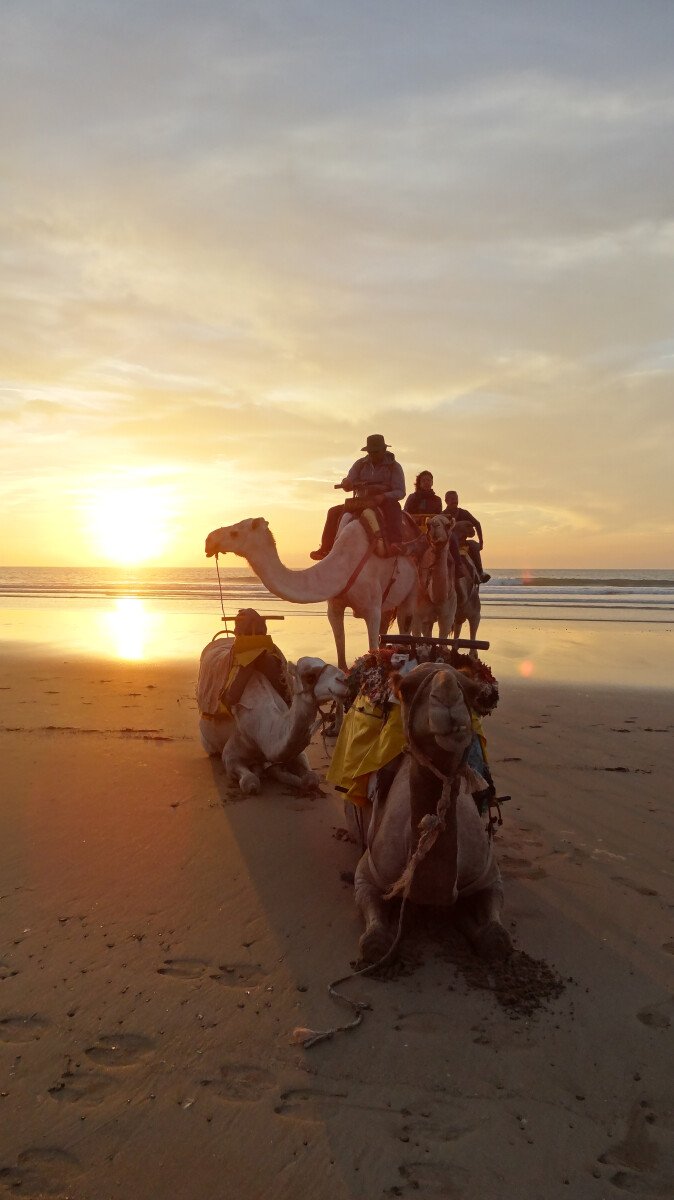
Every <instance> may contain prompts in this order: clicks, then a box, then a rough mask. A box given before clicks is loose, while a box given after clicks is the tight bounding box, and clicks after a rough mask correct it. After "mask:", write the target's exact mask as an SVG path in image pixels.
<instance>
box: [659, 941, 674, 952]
mask: <svg viewBox="0 0 674 1200" xmlns="http://www.w3.org/2000/svg"><path fill="white" fill-rule="evenodd" d="M662 949H663V950H664V952H665V954H674V941H671V942H663V943H662Z"/></svg>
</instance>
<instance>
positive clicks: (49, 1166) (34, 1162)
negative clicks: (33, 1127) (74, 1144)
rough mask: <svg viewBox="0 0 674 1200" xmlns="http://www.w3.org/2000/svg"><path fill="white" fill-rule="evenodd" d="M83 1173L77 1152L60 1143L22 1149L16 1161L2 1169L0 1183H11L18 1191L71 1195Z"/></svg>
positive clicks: (6, 1184) (41, 1194)
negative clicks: (63, 1147)
mask: <svg viewBox="0 0 674 1200" xmlns="http://www.w3.org/2000/svg"><path fill="white" fill-rule="evenodd" d="M79 1174H80V1164H79V1162H78V1161H77V1159H76V1158H75V1156H74V1155H73V1154H68V1152H67V1151H66V1150H61V1149H59V1148H58V1147H44V1148H42V1147H30V1148H29V1149H28V1150H22V1151H21V1153H20V1154H19V1156H18V1158H17V1160H16V1165H15V1166H13V1167H2V1168H1V1169H0V1183H2V1184H4V1185H5V1187H10V1188H11V1189H12V1192H13V1193H14V1195H17V1196H26V1197H28V1196H30V1197H34V1198H35V1200H37V1197H42V1196H63V1197H66V1196H71V1195H72V1194H73V1185H74V1184H75V1183H76V1181H77V1178H78V1176H79Z"/></svg>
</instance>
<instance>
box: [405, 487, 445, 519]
mask: <svg viewBox="0 0 674 1200" xmlns="http://www.w3.org/2000/svg"><path fill="white" fill-rule="evenodd" d="M405 512H407V513H415V514H417V513H421V514H426V513H428V514H431V513H441V512H442V500H441V499H440V497H439V496H436V494H435V492H432V491H431V492H422V491H421V490H419V491H418V492H411V493H410V495H409V496H408V497H407V499H406V501H405Z"/></svg>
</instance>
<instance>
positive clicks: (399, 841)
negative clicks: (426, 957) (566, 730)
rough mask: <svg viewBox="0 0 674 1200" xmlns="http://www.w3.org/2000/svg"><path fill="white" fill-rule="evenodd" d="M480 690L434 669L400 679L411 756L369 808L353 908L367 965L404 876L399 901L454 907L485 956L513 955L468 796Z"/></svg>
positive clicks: (387, 941)
mask: <svg viewBox="0 0 674 1200" xmlns="http://www.w3.org/2000/svg"><path fill="white" fill-rule="evenodd" d="M477 686H478V685H476V684H475V683H474V682H473V681H472V680H470V679H469V678H467V677H466V676H465V675H462V674H461V673H460V672H458V671H455V670H454V668H453V667H449V666H444V665H443V664H438V663H425V664H423V665H421V666H418V667H415V668H414V669H413V670H412V671H410V672H409V674H408V675H406V676H404V677H403V678H402V679H401V680H400V681H399V684H398V696H399V699H400V702H401V704H402V706H403V720H404V723H405V727H406V731H407V737H408V744H409V754H407V755H405V756H404V759H403V762H402V765H401V766H400V768H399V770H398V772H397V774H396V776H395V778H394V780H393V783H392V785H391V789H390V791H389V793H388V796H387V797H386V799H385V801H384V802H383V804H381V805H379V804H377V803H375V806H374V810H373V811H372V813H371V816H370V819H369V828H368V833H367V849H366V851H365V853H364V854H363V856H362V858H361V860H360V862H359V863H358V866H357V868H356V874H355V900H356V905H357V907H358V908H359V910H360V912H361V915H362V917H363V920H364V922H365V930H364V932H363V935H362V937H361V939H360V950H361V954H362V957H363V958H364V959H365V960H367V961H369V962H377V961H379V959H380V958H382V957H383V956H384V955H385V954H386V953H387V952H388V951H389V950H390V949H391V947H392V945H393V942H394V934H393V930H392V929H391V927H390V925H389V922H388V919H387V913H386V900H387V894H388V893H389V892H390V891H391V890H392V891H393V892H396V891H399V890H401V888H400V881H401V877H402V878H403V879H405V878H406V880H407V886H406V887H405V888H404V891H405V894H406V895H407V894H408V895H409V899H410V900H412V901H414V902H416V903H419V904H428V905H433V906H439V907H448V906H454V905H455V904H456V915H457V917H458V919H459V924H460V926H461V928H462V929H463V931H464V933H465V934H466V935H467V937H468V938H469V940H470V942H471V943H472V945H473V948H474V949H475V950H476V951H477V952H478V953H479V954H481V955H482V956H484V957H486V958H502V957H506V956H507V955H508V954H509V953H510V952H511V950H512V941H511V938H510V935H509V934H508V932H507V931H506V930H505V929H504V927H503V925H502V924H501V909H502V906H503V887H502V884H501V875H500V872H499V869H498V865H497V863H496V861H495V859H494V856H493V853H492V846H491V842H490V840H489V838H488V836H487V833H486V832H485V829H484V826H483V822H482V818H481V817H480V815H479V813H478V811H477V807H476V805H475V801H474V800H473V797H472V795H471V790H470V789H469V781H471V776H472V787H473V790H475V784H476V782H477V780H478V779H479V781H480V782H482V781H481V779H480V777H476V776H475V773H473V772H469V769H468V768H466V767H465V766H464V756H465V753H466V750H467V749H468V746H469V745H470V741H471V736H472V730H471V718H470V712H469V710H468V704H469V703H471V697H472V698H473V699H475V696H476V694H477V693H476V688H477ZM436 808H437V817H436ZM349 810H354V805H352V804H347V821H348V823H349V826H350V827H351V828H352V829H353V831H354V832H356V824H357V822H356V819H355V812H354V811H351V812H350V811H349ZM438 817H439V818H440V820H439V823H438V819H437V818H438ZM420 837H421V838H423V839H427V841H428V839H429V838H430V843H431V844H430V848H428V850H427V852H426V854H425V857H420V861H418V863H417V864H416V866H415V865H414V861H413V862H412V867H411V868H410V859H411V856H412V855H413V853H414V852H415V851H416V852H417V855H420V854H421V853H422V850H423V847H422V846H421V841H420ZM433 837H435V839H436V840H435V841H434V842H433ZM406 868H410V869H408V870H407V872H406ZM405 873H406V874H405ZM410 874H411V883H410ZM396 884H398V887H396V886H395V885H396Z"/></svg>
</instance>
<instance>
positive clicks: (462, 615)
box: [452, 521, 482, 655]
mask: <svg viewBox="0 0 674 1200" xmlns="http://www.w3.org/2000/svg"><path fill="white" fill-rule="evenodd" d="M465 524H466V522H463V521H457V522H456V525H455V526H454V532H455V533H458V534H459V538H460V536H461V533H462V526H464V525H465ZM469 528H470V529H472V528H473V527H472V526H469ZM456 600H457V604H456V616H455V618H454V631H453V635H452V636H453V637H455V638H456V637H459V636H460V634H461V626H462V625H463V624H464V622H465V621H467V622H468V628H469V630H470V637H471V640H473V641H474V640H475V638H476V636H477V629H478V625H479V624H480V615H481V611H482V605H481V603H480V584H479V581H478V578H477V575H476V573H475V571H474V570H473V569H472V568H471V570H470V578H468V579H467V578H466V576H465V574H464V575H463V576H462V578H461V579H459V580H457V584H456ZM470 653H471V654H473V655H477V651H476V650H471V652H470Z"/></svg>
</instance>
